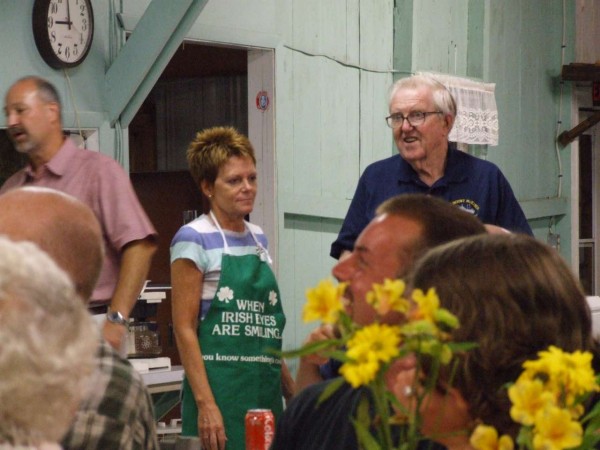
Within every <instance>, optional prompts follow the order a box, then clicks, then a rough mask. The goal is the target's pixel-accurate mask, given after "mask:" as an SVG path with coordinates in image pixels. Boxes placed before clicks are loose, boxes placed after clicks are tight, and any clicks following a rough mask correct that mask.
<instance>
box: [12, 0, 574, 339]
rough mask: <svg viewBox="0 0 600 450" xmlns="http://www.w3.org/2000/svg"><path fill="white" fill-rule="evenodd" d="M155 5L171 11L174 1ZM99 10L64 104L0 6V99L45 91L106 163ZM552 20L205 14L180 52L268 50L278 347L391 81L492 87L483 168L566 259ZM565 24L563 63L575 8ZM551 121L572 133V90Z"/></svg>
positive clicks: (516, 4) (515, 6)
mask: <svg viewBox="0 0 600 450" xmlns="http://www.w3.org/2000/svg"><path fill="white" fill-rule="evenodd" d="M154 1H157V2H160V4H161V5H162V7H165V8H168V7H169V4H171V3H170V2H171V1H173V0H154ZM109 3H110V2H106V1H100V0H93V5H94V11H95V15H96V34H95V37H94V44H93V47H92V51H91V53H90V56H89V58H88V60H87V61H86V62H85V63H84V64H83V65H82V66H81V67H79V68H77V69H73V70H71V71H69V73H68V75H69V79H70V85H71V87H72V92H73V95H71V89H70V87H69V83H68V81H67V80H66V78H65V76H64V74H63V73H62V72H60V71H55V70H53V69H51V68H49V67H47V66H46V65H45V63H44V62H43V61H42V59H41V58H40V57H39V56H38V54H37V51H36V49H35V44H34V41H33V37H32V35H31V31H30V30H31V27H30V20H31V19H30V14H31V9H32V5H33V0H20V1H16V0H0V8H1V11H2V15H1V16H0V25H1V26H0V91H1V92H2V93H4V92H5V91H6V89H7V88H8V86H9V85H10V84H11V83H12V82H13V81H14V80H15V79H17V78H18V77H21V76H23V75H25V74H30V73H37V74H40V75H42V76H44V77H47V78H49V79H50V80H51V81H53V82H54V83H55V84H56V85H57V86H58V88H59V90H60V91H61V94H62V96H63V100H64V110H65V124H66V126H74V125H75V117H74V114H73V107H72V106H71V105H72V103H74V104H75V106H76V109H77V111H78V112H79V116H80V121H81V125H82V126H84V127H97V128H100V131H101V133H100V147H101V149H102V151H103V152H105V153H107V154H109V155H112V156H114V155H115V145H114V141H115V133H114V130H113V129H111V128H110V126H109V124H108V118H107V115H106V113H105V108H104V106H103V98H102V95H103V91H102V89H103V83H104V74H105V72H106V70H107V68H108V58H109V55H108V53H109V51H108V47H109V32H108V25H109V11H108V8H109ZM117 3H119V2H117ZM149 3H150V0H126V1H124V2H123V4H124V12H123V19H124V21H125V23H126V24H133V26H134V25H135V23H136V21H137V20H139V18H140V17H141V16H142V14H143V13H144V11H145V10H146V8H147V6H148V5H149ZM562 20H563V18H562V0H502V1H499V0H377V1H373V0H328V1H322V0H209V1H208V3H207V4H206V6H205V7H204V10H203V11H202V13H201V14H200V16H199V17H198V19H197V20H196V21H195V23H194V25H193V26H192V27H191V29H190V31H189V33H188V34H187V38H188V39H191V40H197V41H204V42H214V43H224V44H230V45H240V46H249V47H257V48H271V49H274V50H275V81H276V88H275V90H276V100H275V104H274V107H275V136H276V142H275V144H276V145H275V146H276V148H275V152H276V155H275V157H276V169H277V180H278V181H277V185H276V186H273V189H274V190H275V192H276V198H277V199H278V200H277V211H278V215H277V222H278V223H277V226H278V242H279V249H278V255H277V257H278V258H277V259H278V261H279V268H278V275H279V280H280V284H281V289H282V294H283V297H284V306H285V309H286V312H287V315H288V324H289V325H288V327H287V329H286V333H285V336H284V339H285V345H286V347H291V346H296V345H298V344H300V342H301V341H302V340H303V339H304V337H305V335H306V333H307V331H308V330H309V329H310V328H312V325H304V324H302V323H301V320H300V315H301V310H302V305H303V303H304V292H305V289H306V288H307V287H310V286H313V285H314V284H316V283H317V282H318V281H319V280H320V279H322V278H324V277H327V276H329V273H330V269H331V267H332V266H333V263H334V261H333V260H332V259H331V258H330V257H329V256H328V253H329V246H330V244H331V242H332V241H333V240H334V238H335V236H336V234H337V232H338V229H339V227H340V225H341V220H342V218H343V216H344V215H345V212H346V210H347V208H348V205H349V202H350V198H351V196H352V194H353V192H354V189H355V186H356V182H357V180H358V177H359V175H360V173H361V172H362V171H363V170H364V168H365V167H366V165H367V164H369V163H370V162H372V161H375V160H377V159H381V158H383V157H386V156H388V155H391V154H392V153H393V152H394V151H395V149H394V146H393V143H392V139H391V132H390V130H389V129H388V128H387V127H386V125H385V123H384V120H383V118H384V117H385V116H386V113H387V90H388V87H389V86H390V84H391V83H392V81H393V79H394V78H398V77H401V76H406V75H407V74H408V73H410V72H414V71H419V70H433V71H439V72H448V73H451V74H456V75H459V76H469V77H473V78H477V79H482V80H484V81H486V82H494V83H496V97H497V102H498V108H499V116H500V143H499V145H498V146H497V147H490V148H489V149H487V158H488V159H489V160H491V161H493V162H494V163H496V164H498V165H499V166H500V168H501V169H502V170H503V172H504V173H505V174H506V176H507V177H508V179H509V180H510V182H511V184H512V186H513V188H514V190H515V192H516V194H517V197H518V198H519V200H521V201H522V202H523V206H524V208H525V211H526V213H527V214H528V217H535V219H533V220H532V221H531V223H532V225H533V226H534V228H535V232H536V235H537V236H538V237H540V238H541V239H545V237H546V233H547V228H548V225H549V222H550V217H551V216H556V217H555V220H556V222H557V223H558V227H557V230H558V232H560V234H561V237H562V249H561V250H562V253H563V254H564V255H565V256H566V257H567V258H569V257H570V254H569V235H570V215H569V208H570V202H569V200H568V195H569V193H570V178H569V174H570V158H569V157H570V155H569V152H570V149H569V148H567V149H561V150H559V154H560V158H561V163H562V173H563V175H564V176H563V178H562V179H563V184H562V195H563V197H565V199H562V200H560V199H559V200H557V199H556V198H555V197H556V195H557V180H558V162H557V157H556V149H555V146H554V135H555V126H556V122H557V109H558V102H559V96H558V83H557V76H558V74H559V73H560V67H561V54H560V53H561V39H562ZM157 22H158V21H157ZM566 23H567V26H566V30H567V32H566V36H567V40H566V44H567V47H566V60H565V63H567V64H568V63H569V62H572V54H573V41H574V39H573V35H574V32H573V23H574V18H573V6H572V2H567V20H566ZM156 26H160V23H157V24H156ZM135 69H136V68H135V67H132V69H131V70H132V71H135ZM132 73H133V72H132ZM562 121H563V123H570V88H569V86H567V87H566V88H565V91H564V97H563V114H562ZM0 125H1V124H0ZM124 141H125V142H126V141H127V139H126V136H125V138H124ZM126 151H127V149H126V147H125V152H126ZM483 154H485V152H483ZM124 156H125V158H124V159H125V160H126V159H127V158H126V156H127V155H126V154H125V155H124Z"/></svg>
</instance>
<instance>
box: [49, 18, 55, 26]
mask: <svg viewBox="0 0 600 450" xmlns="http://www.w3.org/2000/svg"><path fill="white" fill-rule="evenodd" d="M53 26H54V17H50V16H48V28H52V27H53Z"/></svg>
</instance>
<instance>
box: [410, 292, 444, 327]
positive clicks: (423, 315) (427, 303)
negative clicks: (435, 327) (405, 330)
mask: <svg viewBox="0 0 600 450" xmlns="http://www.w3.org/2000/svg"><path fill="white" fill-rule="evenodd" d="M412 299H413V300H414V302H415V303H416V308H414V309H413V310H412V311H411V312H410V316H411V320H427V321H429V322H433V321H434V317H435V312H436V311H437V310H438V309H439V307H440V299H439V297H438V295H437V293H436V291H435V288H429V289H428V290H427V293H423V291H422V290H421V289H415V290H414V291H413V292H412Z"/></svg>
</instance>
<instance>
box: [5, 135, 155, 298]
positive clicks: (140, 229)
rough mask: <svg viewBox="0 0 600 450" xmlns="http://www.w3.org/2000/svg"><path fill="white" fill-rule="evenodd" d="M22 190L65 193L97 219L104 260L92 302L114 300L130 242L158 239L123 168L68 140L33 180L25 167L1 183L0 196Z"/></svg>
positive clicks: (29, 171)
mask: <svg viewBox="0 0 600 450" xmlns="http://www.w3.org/2000/svg"><path fill="white" fill-rule="evenodd" d="M21 186H42V187H47V188H51V189H56V190H59V191H62V192H65V193H67V194H70V195H72V196H73V197H76V198H78V199H79V200H81V201H82V202H83V203H85V204H86V205H88V206H89V207H90V208H91V209H92V211H94V214H96V217H97V218H98V221H99V222H100V224H101V226H102V234H103V238H104V245H105V252H106V256H105V258H104V265H103V267H102V272H101V273H100V279H99V280H98V284H97V285H96V289H94V292H93V294H92V302H94V301H96V302H98V301H102V302H107V301H109V300H110V299H111V298H112V295H113V292H114V290H115V286H116V284H117V280H118V276H119V268H120V259H121V249H122V248H123V247H124V246H125V245H126V244H128V243H129V242H132V241H136V240H140V239H145V238H147V237H149V236H155V237H156V236H157V233H156V230H155V229H154V227H153V226H152V223H151V222H150V219H148V216H147V215H146V213H145V212H144V209H143V208H142V205H140V202H139V201H138V198H137V196H136V194H135V191H134V190H133V186H132V185H131V181H130V180H129V176H128V175H127V173H126V172H125V171H124V170H123V168H122V167H121V166H120V165H119V164H118V163H117V162H116V161H115V160H114V159H112V158H109V157H108V156H106V155H103V154H102V153H98V152H94V151H90V150H82V149H79V148H77V146H76V145H75V143H74V142H73V141H72V140H71V139H69V138H67V139H66V140H65V142H64V144H63V146H62V147H61V148H60V150H59V151H58V153H57V154H56V155H54V157H53V158H52V159H51V160H50V161H49V162H48V163H47V164H45V165H44V167H43V170H42V172H41V174H40V175H39V176H38V177H37V178H34V176H33V172H32V170H31V166H29V165H28V166H27V167H25V168H24V169H22V170H20V171H18V172H17V173H15V174H14V175H13V176H11V177H10V178H9V179H8V180H7V181H6V183H4V185H3V186H2V188H0V194H3V193H4V192H6V191H8V190H10V189H13V188H16V187H21Z"/></svg>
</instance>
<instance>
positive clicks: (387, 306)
mask: <svg viewBox="0 0 600 450" xmlns="http://www.w3.org/2000/svg"><path fill="white" fill-rule="evenodd" d="M405 287H406V285H405V283H404V281H402V280H390V279H389V278H386V279H385V280H384V281H383V284H374V285H373V288H372V290H371V291H369V292H368V293H367V295H366V301H367V303H369V304H370V305H371V306H373V308H374V309H375V311H377V314H378V315H379V316H384V315H385V314H387V313H389V312H391V311H397V312H400V313H403V314H406V313H407V312H408V310H409V308H410V304H409V302H408V300H406V299H405V298H403V297H402V295H403V294H404V289H405Z"/></svg>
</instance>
